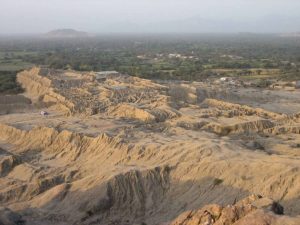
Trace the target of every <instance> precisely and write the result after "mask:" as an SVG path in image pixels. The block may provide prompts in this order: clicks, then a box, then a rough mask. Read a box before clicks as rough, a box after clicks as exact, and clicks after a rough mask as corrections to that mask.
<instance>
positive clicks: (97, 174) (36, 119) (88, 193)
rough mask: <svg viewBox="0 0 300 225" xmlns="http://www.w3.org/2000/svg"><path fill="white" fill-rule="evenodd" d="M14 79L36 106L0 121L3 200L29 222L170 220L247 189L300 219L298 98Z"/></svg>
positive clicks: (42, 73) (83, 77)
mask: <svg viewBox="0 0 300 225" xmlns="http://www.w3.org/2000/svg"><path fill="white" fill-rule="evenodd" d="M18 80H19V82H20V83H21V84H22V85H23V87H24V88H25V89H26V94H25V95H26V97H28V98H30V100H31V102H32V103H31V104H30V105H31V106H30V107H28V108H26V110H24V109H20V108H17V109H15V110H14V111H12V112H11V113H8V114H5V115H1V116H0V148H1V150H0V202H1V205H2V206H4V207H7V208H9V209H11V210H13V211H14V212H17V213H18V214H20V215H22V217H23V219H25V220H26V221H27V224H33V225H35V224H46V225H47V224H49V225H50V224H64V225H65V224H139V225H140V224H142V223H144V224H148V225H149V224H151V225H152V224H153V225H154V224H169V223H171V221H172V220H174V219H175V218H176V217H177V216H178V215H179V214H181V213H183V212H185V211H187V210H194V209H198V208H201V207H203V206H205V205H207V204H212V203H217V204H220V205H224V206H226V205H227V204H234V203H235V202H236V201H237V200H240V199H242V198H245V197H247V196H249V195H251V194H258V195H262V196H264V197H267V198H271V199H273V200H275V201H278V202H279V203H280V204H281V205H282V206H283V207H284V212H285V214H287V215H290V216H297V215H299V214H300V172H299V171H300V138H299V133H300V115H298V114H297V112H300V102H299V99H300V98H299V97H300V92H298V91H293V92H290V91H284V90H258V89H250V88H249V89H247V88H242V87H235V88H233V87H230V86H226V85H221V86H218V85H215V86H214V85H212V84H205V83H191V84H177V85H174V84H170V85H166V84H164V85H161V84H157V83H154V82H151V81H148V80H143V79H139V78H132V77H129V76H123V75H120V76H114V77H107V79H106V80H101V81H97V80H95V74H94V73H85V74H81V73H77V72H74V71H68V72H64V71H53V70H49V69H40V68H33V69H32V70H28V71H24V72H22V73H20V74H19V75H18ZM4 103H5V104H7V103H6V102H5V101H3V105H4ZM41 110H44V111H47V112H48V113H49V115H47V116H42V115H40V111H41ZM0 212H1V210H0ZM0 219H1V218H0ZM280 221H282V220H281V219H280Z"/></svg>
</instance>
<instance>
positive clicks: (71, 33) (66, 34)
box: [44, 29, 89, 38]
mask: <svg viewBox="0 0 300 225" xmlns="http://www.w3.org/2000/svg"><path fill="white" fill-rule="evenodd" d="M44 36H45V37H49V38H78V37H88V36H89V35H88V33H86V32H83V31H77V30H74V29H57V30H52V31H49V32H48V33H46V34H45V35H44Z"/></svg>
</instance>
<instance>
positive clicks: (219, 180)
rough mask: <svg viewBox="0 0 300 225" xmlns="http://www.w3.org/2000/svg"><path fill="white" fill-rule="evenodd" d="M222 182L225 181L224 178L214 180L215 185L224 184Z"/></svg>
mask: <svg viewBox="0 0 300 225" xmlns="http://www.w3.org/2000/svg"><path fill="white" fill-rule="evenodd" d="M222 183H223V180H222V179H219V178H215V179H214V180H213V185H214V186H217V185H220V184H222Z"/></svg>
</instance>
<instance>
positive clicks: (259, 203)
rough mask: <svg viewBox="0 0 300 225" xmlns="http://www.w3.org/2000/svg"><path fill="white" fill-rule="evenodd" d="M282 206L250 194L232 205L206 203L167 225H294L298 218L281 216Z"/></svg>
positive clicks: (298, 222) (299, 222) (299, 221)
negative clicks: (206, 204)
mask: <svg viewBox="0 0 300 225" xmlns="http://www.w3.org/2000/svg"><path fill="white" fill-rule="evenodd" d="M282 214H283V207H282V206H281V205H280V204H278V203H277V202H274V201H272V200H271V199H268V198H262V197H261V196H257V195H252V196H250V197H248V198H245V199H243V200H241V201H239V202H237V203H236V204H234V205H228V206H225V207H223V206H220V205H216V204H214V205H208V206H205V207H203V208H202V209H199V210H191V211H187V212H185V213H183V214H181V215H180V216H179V217H178V218H176V219H175V220H174V221H172V222H171V223H166V224H169V225H258V224H259V225H280V224H285V225H296V224H300V218H291V217H287V216H281V215H282Z"/></svg>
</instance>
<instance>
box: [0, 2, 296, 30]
mask: <svg viewBox="0 0 300 225" xmlns="http://www.w3.org/2000/svg"><path fill="white" fill-rule="evenodd" d="M299 12H300V0H206V1H204V0H0V32H1V33H42V32H47V31H49V30H52V29H57V28H74V29H78V30H83V31H88V32H94V33H101V32H193V33H197V32H247V31H249V32H295V31H300V13H299Z"/></svg>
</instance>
